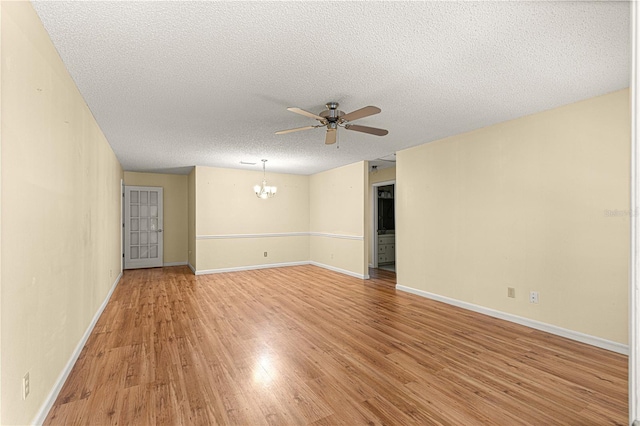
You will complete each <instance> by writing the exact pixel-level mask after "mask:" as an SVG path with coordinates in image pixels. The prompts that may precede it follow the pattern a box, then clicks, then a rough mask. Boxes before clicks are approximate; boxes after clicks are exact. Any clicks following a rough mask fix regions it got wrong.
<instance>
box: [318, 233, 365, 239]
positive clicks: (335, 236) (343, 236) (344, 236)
mask: <svg viewBox="0 0 640 426" xmlns="http://www.w3.org/2000/svg"><path fill="white" fill-rule="evenodd" d="M309 235H310V236H312V237H326V238H340V239H344V240H358V241H363V240H364V236H363V235H346V234H329V233H328V232H309Z"/></svg>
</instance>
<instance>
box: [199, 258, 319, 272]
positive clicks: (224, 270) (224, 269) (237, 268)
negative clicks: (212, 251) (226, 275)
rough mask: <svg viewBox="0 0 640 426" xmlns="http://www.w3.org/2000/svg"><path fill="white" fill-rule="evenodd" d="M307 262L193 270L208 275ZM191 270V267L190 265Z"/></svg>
mask: <svg viewBox="0 0 640 426" xmlns="http://www.w3.org/2000/svg"><path fill="white" fill-rule="evenodd" d="M308 264H309V262H307V261H302V262H286V263H268V264H264V265H249V266H236V267H233V268H219V269H202V270H198V271H194V274H196V275H208V274H221V273H223V272H239V271H251V270H254V269H269V268H283V267H286V266H300V265H308ZM191 269H192V270H193V267H191Z"/></svg>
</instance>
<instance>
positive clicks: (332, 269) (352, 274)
mask: <svg viewBox="0 0 640 426" xmlns="http://www.w3.org/2000/svg"><path fill="white" fill-rule="evenodd" d="M308 264H309V265H314V266H318V267H320V268H324V269H328V270H330V271H333V272H339V273H341V274H345V275H349V276H351V277H356V278H360V279H361V280H368V279H369V274H365V275H363V274H358V273H355V272H351V271H347V270H346V269H341V268H336V267H335V266H330V265H325V264H324V263H318V262H314V261H309V262H308Z"/></svg>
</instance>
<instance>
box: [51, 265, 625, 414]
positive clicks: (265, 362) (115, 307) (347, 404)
mask: <svg viewBox="0 0 640 426" xmlns="http://www.w3.org/2000/svg"><path fill="white" fill-rule="evenodd" d="M383 272H385V271H383ZM393 280H395V274H393ZM626 422H627V357H626V356H622V355H619V354H616V353H613V352H608V351H606V350H602V349H598V348H594V347H591V346H588V345H584V344H581V343H577V342H574V341H570V340H567V339H564V338H560V337H557V336H553V335H549V334H546V333H543V332H540V331H537V330H533V329H529V328H526V327H523V326H520V325H516V324H512V323H508V322H505V321H501V320H498V319H495V318H491V317H487V316H483V315H480V314H477V313H473V312H469V311H465V310H463V309H459V308H456V307H452V306H448V305H445V304H442V303H439V302H435V301H431V300H428V299H424V298H421V297H419V296H415V295H412V294H407V293H403V292H400V291H396V290H395V288H394V287H393V283H392V282H390V278H389V276H385V274H383V273H381V274H379V275H375V276H373V275H372V279H371V280H366V281H363V280H360V279H356V278H352V277H348V276H345V275H341V274H338V273H335V272H331V271H327V270H324V269H321V268H318V267H315V266H296V267H287V268H278V269H263V270H254V271H245V272H234V273H223V274H214V275H203V276H194V275H193V274H192V273H191V271H190V270H189V269H188V268H187V267H172V268H157V269H140V270H131V271H125V273H124V276H123V278H122V280H121V282H120V284H119V285H118V287H117V288H116V290H115V292H114V293H113V296H112V298H111V300H110V302H109V303H108V305H107V307H106V309H105V311H104V313H103V315H102V316H101V318H100V319H99V321H98V323H97V325H96V327H95V329H94V331H93V333H92V334H91V336H90V338H89V340H88V342H87V345H86V346H85V348H84V349H83V351H82V353H81V355H80V357H79V359H78V361H77V363H76V365H75V367H74V368H73V371H72V372H71V374H70V376H69V378H68V380H67V382H66V383H65V385H64V387H63V388H62V391H61V392H60V394H59V397H58V399H57V401H56V403H55V405H54V407H53V408H52V410H51V411H50V413H49V416H48V417H47V420H46V422H45V424H47V425H54V424H55V425H57V424H74V425H78V424H90V425H96V424H120V425H151V424H158V425H176V424H184V425H209V424H230V425H260V424H290V425H304V424H317V425H334V424H346V425H355V424H383V423H384V424H421V425H431V424H443V425H480V424H482V425H491V424H495V425H542V424H544V425H581V426H584V425H611V424H620V425H622V424H626Z"/></svg>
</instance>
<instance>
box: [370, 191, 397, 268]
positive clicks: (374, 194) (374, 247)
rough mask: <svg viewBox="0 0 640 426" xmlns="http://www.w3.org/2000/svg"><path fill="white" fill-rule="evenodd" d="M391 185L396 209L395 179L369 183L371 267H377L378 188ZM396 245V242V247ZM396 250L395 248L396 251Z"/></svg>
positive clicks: (394, 208)
mask: <svg viewBox="0 0 640 426" xmlns="http://www.w3.org/2000/svg"><path fill="white" fill-rule="evenodd" d="M388 185H393V210H394V212H395V210H396V196H395V194H396V180H395V179H393V180H385V181H383V182H376V183H372V184H371V204H372V206H371V214H372V215H373V217H372V220H371V229H370V232H371V267H372V268H377V267H378V232H377V231H378V188H379V187H381V186H388ZM397 247H398V245H397V243H396V248H397ZM397 252H398V251H397V250H396V253H397ZM397 268H398V263H397V262H396V273H397V272H398V269H397Z"/></svg>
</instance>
